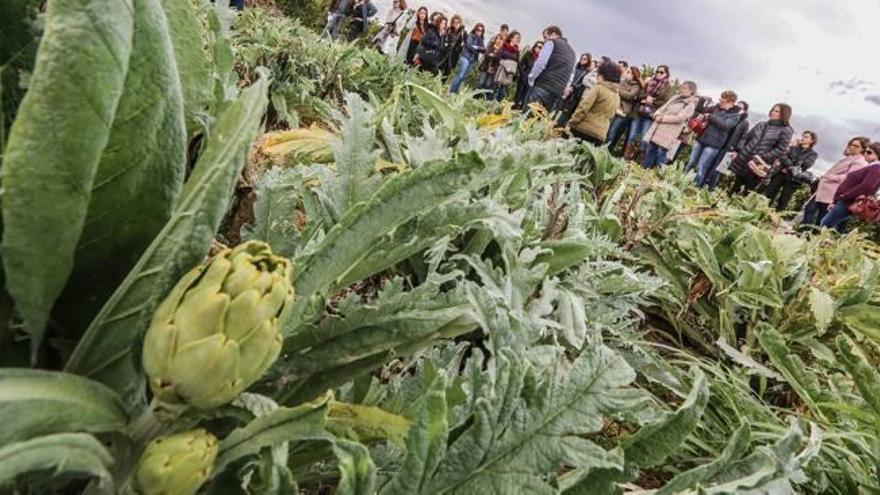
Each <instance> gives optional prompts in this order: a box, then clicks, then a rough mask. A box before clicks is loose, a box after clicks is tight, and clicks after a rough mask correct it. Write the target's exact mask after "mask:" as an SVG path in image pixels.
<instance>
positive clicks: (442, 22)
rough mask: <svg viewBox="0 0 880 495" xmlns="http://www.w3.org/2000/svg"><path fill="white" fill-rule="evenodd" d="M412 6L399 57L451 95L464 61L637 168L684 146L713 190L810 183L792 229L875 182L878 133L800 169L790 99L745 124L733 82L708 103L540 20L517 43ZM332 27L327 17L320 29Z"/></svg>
mask: <svg viewBox="0 0 880 495" xmlns="http://www.w3.org/2000/svg"><path fill="white" fill-rule="evenodd" d="M352 2H353V3H352ZM346 3H348V4H351V6H350V7H346V8H351V9H354V10H353V11H351V12H353V13H350V14H348V15H349V16H353V18H354V19H355V21H356V22H365V23H366V21H365V19H367V18H369V17H371V16H372V15H375V12H374V11H372V10H371V9H369V6H370V5H371V1H370V0H337V4H346ZM343 6H344V7H345V5H343ZM358 8H359V9H360V10H357V9H358ZM365 9H366V10H365ZM406 9H407V7H406V2H405V0H394V4H393V8H392V10H391V11H390V12H389V13H388V16H387V19H386V27H385V28H384V29H383V30H382V31H381V32H380V36H381V35H383V33H384V34H385V35H386V36H385V37H384V38H382V41H383V42H384V41H385V40H387V39H388V37H390V36H398V35H399V32H400V26H399V24H398V21H399V19H401V17H402V16H403V15H404V13H406V12H407V10H406ZM334 12H336V11H334ZM370 12H372V13H370ZM410 14H412V12H410ZM414 15H415V19H414V22H412V23H411V29H410V30H409V36H408V39H405V40H401V43H399V44H400V45H401V46H400V50H401V52H403V51H404V50H405V55H404V60H405V61H406V63H407V64H410V65H412V66H415V67H418V68H419V69H420V70H424V71H426V72H429V73H432V74H437V75H442V76H444V77H445V78H447V80H448V81H449V84H450V92H451V93H458V92H459V91H460V90H461V88H462V86H464V85H465V84H466V83H467V82H468V81H469V78H470V76H471V73H472V72H473V71H474V70H475V69H476V70H477V71H478V75H477V77H476V78H475V79H474V84H475V86H476V89H479V90H481V91H480V93H479V94H480V95H482V96H483V97H485V98H492V99H496V100H498V101H501V100H504V99H505V98H507V96H508V94H509V92H510V89H511V88H512V89H513V90H514V95H513V102H514V106H515V107H517V108H523V109H526V110H527V111H530V110H529V109H530V108H531V107H532V105H541V106H543V107H544V108H545V109H547V110H548V111H551V112H557V114H558V123H559V125H560V126H562V127H565V128H566V129H567V130H568V132H569V134H570V135H571V136H572V137H574V138H576V139H579V140H582V141H586V142H589V143H592V144H593V145H596V146H602V145H607V146H608V148H609V149H610V150H612V152H614V153H616V154H618V155H622V156H623V157H624V158H626V159H628V160H632V161H638V162H640V163H641V164H642V166H644V167H645V168H659V167H662V166H663V165H665V164H666V163H668V162H670V161H676V160H677V158H678V157H679V156H680V154H681V153H682V152H683V151H684V150H686V149H687V148H688V147H690V149H691V153H690V157H689V159H688V161H687V166H686V167H687V169H689V170H693V171H695V172H696V177H695V182H696V185H697V186H699V187H705V188H708V189H710V190H711V189H714V188H716V187H717V186H718V185H719V183H720V181H721V177H722V174H723V173H729V174H730V175H732V180H731V181H730V185H729V192H730V193H731V194H745V193H748V192H751V191H756V190H760V191H762V192H763V193H764V194H765V195H766V196H767V197H768V198H769V200H770V201H771V204H772V205H773V206H775V207H776V208H777V209H778V210H780V211H783V210H787V209H788V206H789V203H790V201H791V199H792V197H793V196H794V193H795V192H796V191H797V190H798V189H800V188H802V187H811V188H812V190H813V192H814V195H813V197H812V198H811V199H810V200H809V201H808V202H807V204H806V206H805V208H804V214H803V220H802V224H803V225H804V228H810V227H813V226H819V225H821V226H825V227H829V228H836V229H841V228H842V226H843V225H844V224H845V223H846V221H847V220H848V219H849V218H850V217H851V216H852V215H853V214H854V212H857V211H859V208H863V207H864V203H865V201H866V198H872V197H873V196H875V195H876V194H877V191H878V189H880V160H878V153H880V143H871V141H870V140H869V139H867V138H862V137H859V138H854V139H853V140H851V141H850V143H849V144H848V146H847V149H846V152H845V157H844V159H843V160H841V161H840V162H838V163H837V164H835V165H834V166H833V167H832V168H831V169H830V170H828V171H827V172H826V173H825V174H824V175H822V177H821V178H816V177H815V176H814V175H813V174H812V173H811V169H812V167H813V166H814V164H815V162H816V159H817V157H818V155H817V153H816V151H815V146H816V144H817V143H818V135H817V134H816V133H815V132H813V131H804V132H803V133H801V134H800V136H799V137H798V136H795V132H794V130H793V128H792V126H791V118H792V108H791V106H789V105H787V104H785V103H777V104H776V105H773V107H772V108H771V109H770V111H769V112H768V114H767V118H766V119H763V120H761V121H760V122H758V123H757V124H756V125H754V126H753V127H752V126H750V122H749V105H748V103H747V102H745V101H742V100H740V99H739V97H738V95H737V94H736V93H735V92H734V91H731V90H727V91H724V92H722V93H721V95H720V98H719V99H718V102H717V103H714V102H713V100H712V99H711V98H708V97H705V96H700V95H698V92H697V84H696V83H695V82H693V81H684V82H679V81H677V80H674V79H673V78H672V74H671V71H670V68H669V66H667V65H659V66H657V67H656V69H654V70H649V69H646V70H643V69H640V68H639V67H638V66H635V65H630V64H629V63H628V62H626V61H624V60H620V61H617V62H614V61H612V60H611V59H610V58H609V57H600V58H598V59H594V58H593V56H592V55H591V54H589V53H585V54H582V55H581V56H580V57H579V58H578V57H577V55H576V53H575V51H574V49H573V48H572V46H571V44H570V43H569V42H568V40H567V39H566V38H565V37H564V35H563V32H562V30H561V29H560V28H559V27H558V26H548V27H547V28H546V29H544V31H543V33H542V39H541V40H539V41H538V42H536V43H534V44H533V45H532V46H531V47H528V48H527V49H525V50H523V49H522V48H521V43H522V36H521V35H520V33H519V32H518V31H515V30H513V31H512V30H510V28H509V26H508V25H506V24H502V25H501V26H500V28H499V30H498V32H497V33H496V34H494V35H493V36H491V37H487V36H486V27H485V25H484V24H482V23H477V24H475V25H474V26H473V28H471V29H470V30H468V29H466V27H465V25H464V23H463V21H462V18H461V17H460V16H458V15H454V16H452V17H451V19H447V18H446V16H445V15H444V14H442V13H439V12H435V13H429V11H428V9H427V8H426V7H420V8H419V9H418V10H417V11H416V12H415V14H414ZM404 24H406V21H404ZM333 26H335V24H334V23H333V21H332V15H331V20H330V22H328V31H331V34H332V31H333V29H331V28H332V27H333ZM487 40H488V42H487ZM853 205H856V206H853ZM875 205H876V202H875ZM858 214H859V215H860V216H861V215H862V214H861V213H858Z"/></svg>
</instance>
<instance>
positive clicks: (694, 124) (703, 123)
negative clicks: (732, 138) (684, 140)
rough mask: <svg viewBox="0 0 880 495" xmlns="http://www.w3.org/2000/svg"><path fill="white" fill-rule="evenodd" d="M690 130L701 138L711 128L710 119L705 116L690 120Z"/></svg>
mask: <svg viewBox="0 0 880 495" xmlns="http://www.w3.org/2000/svg"><path fill="white" fill-rule="evenodd" d="M687 126H688V128H689V129H690V130H691V132H693V133H694V134H695V135H697V136H701V135H702V134H703V133H704V132H706V129H708V128H709V118H708V117H706V115H705V114H700V115H697V116H696V117H693V118H691V119H690V120H688V125H687Z"/></svg>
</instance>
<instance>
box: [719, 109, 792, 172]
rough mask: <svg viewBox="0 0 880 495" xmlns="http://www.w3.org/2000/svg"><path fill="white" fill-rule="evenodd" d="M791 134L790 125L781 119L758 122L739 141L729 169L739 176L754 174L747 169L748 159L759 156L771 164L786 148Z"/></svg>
mask: <svg viewBox="0 0 880 495" xmlns="http://www.w3.org/2000/svg"><path fill="white" fill-rule="evenodd" d="M793 134H794V130H793V129H792V128H791V126H789V125H788V124H786V123H785V122H783V121H781V120H769V121H765V122H761V123H759V124H758V125H756V126H755V127H754V128H753V129H752V130H751V131H749V133H748V134H746V135H745V137H743V138H742V140H741V141H740V142H739V145H738V146H737V156H736V159H735V160H733V162H732V163H731V164H730V169H731V170H733V172H734V173H735V174H737V175H740V176H749V175H754V173H752V171H751V170H750V169H749V165H748V164H749V161H751V160H752V159H753V158H754V157H755V156H760V157H761V158H762V159H763V160H764V161H765V162H766V163H767V164H770V165H772V164H773V162H775V161H776V159H777V158H779V157H781V156H782V154H783V153H785V150H787V149H788V145H789V143H791V136H792V135H793Z"/></svg>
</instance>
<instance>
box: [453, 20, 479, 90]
mask: <svg viewBox="0 0 880 495" xmlns="http://www.w3.org/2000/svg"><path fill="white" fill-rule="evenodd" d="M485 34H486V27H485V26H484V25H483V24H482V23H477V25H476V26H474V29H473V30H471V33H470V34H469V35H467V38H465V42H464V48H463V49H462V51H461V58H459V59H458V75H456V76H455V79H453V80H452V87H451V88H449V92H450V93H458V90H459V89H460V88H461V85H462V84H463V83H464V80H465V79H467V76H468V74H470V72H471V69H473V68H474V66H475V65H476V64H477V59H478V58H479V57H480V54H481V53H484V52H485V51H486V46H485V45H484V44H483V36H485Z"/></svg>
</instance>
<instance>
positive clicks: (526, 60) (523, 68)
mask: <svg viewBox="0 0 880 495" xmlns="http://www.w3.org/2000/svg"><path fill="white" fill-rule="evenodd" d="M542 48H544V42H543V41H539V42H537V43H535V44H534V45H532V49H531V50H529V52H528V53H526V54H525V55H523V56H522V58H520V59H519V66H518V67H517V69H516V94H515V95H514V96H513V101H514V105H513V106H514V107H515V108H522V106H523V104H524V103H525V101H526V94H527V93H528V92H529V74H530V73H531V72H532V67H533V66H534V65H535V60H538V56H539V55H540V54H541V49H542Z"/></svg>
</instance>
